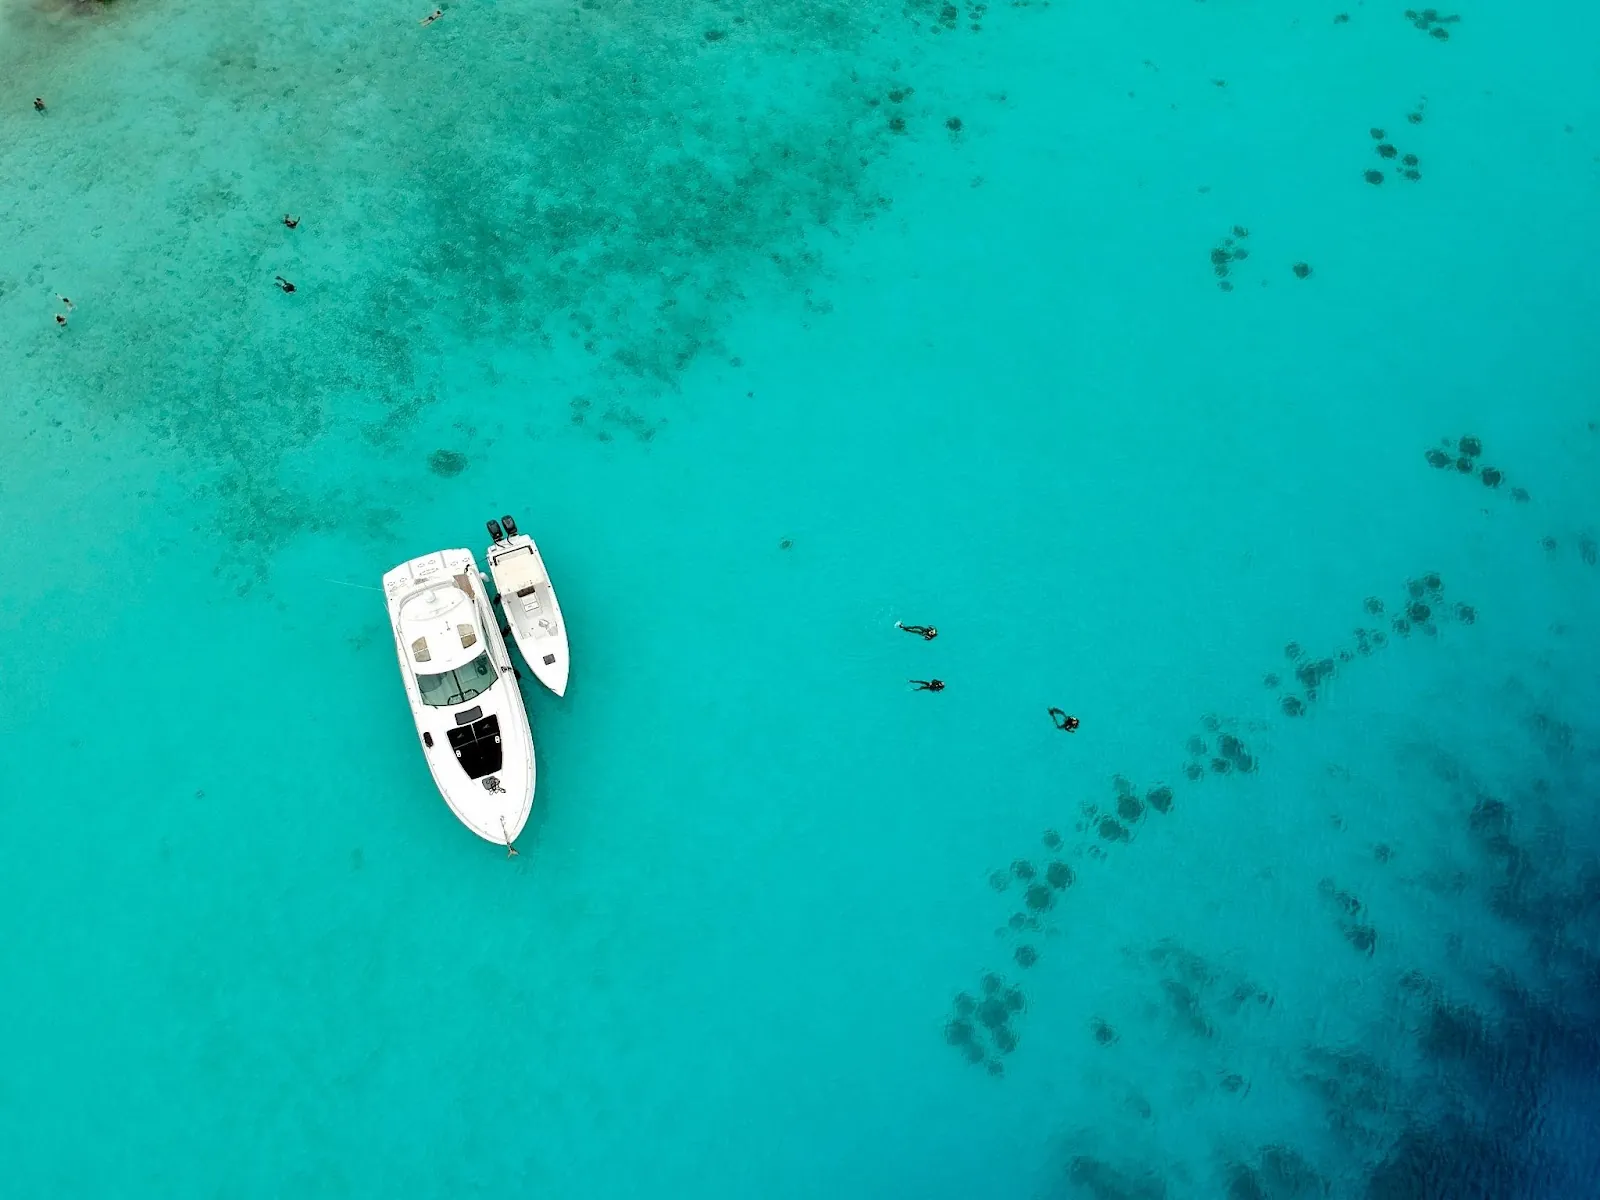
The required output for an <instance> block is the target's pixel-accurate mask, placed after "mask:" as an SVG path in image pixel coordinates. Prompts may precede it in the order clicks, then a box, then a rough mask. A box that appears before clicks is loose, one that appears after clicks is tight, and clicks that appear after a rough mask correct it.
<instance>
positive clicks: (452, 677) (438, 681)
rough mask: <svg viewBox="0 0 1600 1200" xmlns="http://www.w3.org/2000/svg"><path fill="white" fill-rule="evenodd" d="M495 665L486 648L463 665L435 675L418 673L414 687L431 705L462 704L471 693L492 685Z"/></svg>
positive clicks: (444, 706)
mask: <svg viewBox="0 0 1600 1200" xmlns="http://www.w3.org/2000/svg"><path fill="white" fill-rule="evenodd" d="M496 678H498V676H496V675H495V672H494V667H493V666H492V665H491V664H490V662H489V652H488V651H487V650H486V651H484V652H483V653H482V654H480V655H478V657H477V658H475V659H473V660H472V661H471V662H469V663H468V664H467V665H466V666H464V667H457V668H456V669H455V670H454V671H443V672H441V673H440V674H438V675H423V674H421V673H420V672H419V673H418V675H417V687H418V688H420V689H421V691H422V702H423V703H424V704H426V705H428V706H430V707H432V708H452V707H454V706H455V705H457V704H465V703H466V702H467V701H468V700H471V699H472V698H473V697H474V696H481V695H482V694H483V693H484V692H487V691H488V690H489V689H490V688H491V687H493V686H494V681H495V679H496Z"/></svg>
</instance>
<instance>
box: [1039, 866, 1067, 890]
mask: <svg viewBox="0 0 1600 1200" xmlns="http://www.w3.org/2000/svg"><path fill="white" fill-rule="evenodd" d="M1044 877H1045V882H1047V883H1048V884H1049V885H1050V886H1051V887H1053V888H1056V889H1058V890H1059V889H1061V888H1069V887H1071V886H1072V881H1073V874H1072V868H1071V867H1069V866H1067V864H1066V863H1064V862H1061V861H1060V860H1057V861H1056V862H1053V863H1051V864H1050V865H1049V866H1048V867H1046V868H1045V871H1044Z"/></svg>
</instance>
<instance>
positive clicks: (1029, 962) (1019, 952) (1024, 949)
mask: <svg viewBox="0 0 1600 1200" xmlns="http://www.w3.org/2000/svg"><path fill="white" fill-rule="evenodd" d="M1012 957H1013V958H1015V959H1016V960H1017V966H1019V967H1022V968H1024V969H1026V968H1028V967H1031V966H1033V964H1034V963H1036V962H1038V961H1039V952H1038V951H1037V950H1035V949H1034V948H1033V947H1032V946H1018V947H1017V948H1016V950H1015V951H1014V952H1013V954H1012Z"/></svg>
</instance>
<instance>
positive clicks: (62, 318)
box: [56, 313, 67, 325]
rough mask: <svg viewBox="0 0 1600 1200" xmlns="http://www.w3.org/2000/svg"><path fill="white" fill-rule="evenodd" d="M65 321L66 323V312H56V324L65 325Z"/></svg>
mask: <svg viewBox="0 0 1600 1200" xmlns="http://www.w3.org/2000/svg"><path fill="white" fill-rule="evenodd" d="M66 323H67V314H66V313H57V314H56V324H57V325H65V324H66Z"/></svg>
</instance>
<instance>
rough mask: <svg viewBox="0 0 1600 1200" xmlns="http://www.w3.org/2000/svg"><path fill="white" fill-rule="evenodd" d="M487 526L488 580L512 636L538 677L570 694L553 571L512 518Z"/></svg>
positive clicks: (564, 637) (557, 690)
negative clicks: (498, 595)
mask: <svg viewBox="0 0 1600 1200" xmlns="http://www.w3.org/2000/svg"><path fill="white" fill-rule="evenodd" d="M488 526H489V536H490V537H491V538H493V539H494V544H493V545H491V546H490V547H489V549H488V550H487V551H486V552H485V553H484V557H485V558H487V559H488V560H489V575H490V577H491V578H492V579H493V580H494V586H495V588H496V589H497V590H498V591H499V593H500V607H501V609H502V610H503V611H504V612H505V614H506V623H507V624H508V625H509V626H510V627H511V636H512V638H513V640H515V641H516V643H517V649H518V650H521V651H522V657H523V658H525V659H527V660H528V667H529V668H530V669H531V670H532V671H533V674H534V678H536V679H537V680H538V681H539V682H540V683H542V684H544V685H545V687H547V688H549V689H550V690H551V691H552V692H554V693H555V694H556V695H558V696H560V695H562V694H564V693H565V692H566V690H567V673H568V670H569V669H570V662H571V659H570V657H569V656H568V652H567V626H566V623H565V622H564V621H562V619H561V605H560V604H558V603H557V602H556V590H555V588H553V587H552V586H551V585H550V572H549V571H547V570H545V566H544V559H543V558H541V557H540V555H539V547H537V546H535V545H534V544H533V539H532V538H531V537H529V536H528V535H527V534H525V533H519V532H518V531H517V523H516V522H515V521H514V520H512V519H511V517H510V516H504V517H501V518H500V520H498V521H489V522H488Z"/></svg>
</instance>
